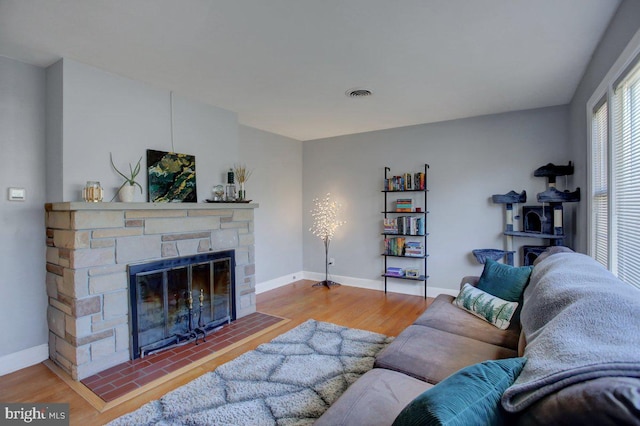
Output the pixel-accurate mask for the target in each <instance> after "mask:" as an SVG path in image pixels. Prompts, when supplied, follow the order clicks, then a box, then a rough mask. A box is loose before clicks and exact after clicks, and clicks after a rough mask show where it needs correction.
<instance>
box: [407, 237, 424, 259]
mask: <svg viewBox="0 0 640 426" xmlns="http://www.w3.org/2000/svg"><path fill="white" fill-rule="evenodd" d="M404 255H405V256H410V257H424V246H423V245H422V243H421V242H419V241H407V242H406V243H405V244H404Z"/></svg>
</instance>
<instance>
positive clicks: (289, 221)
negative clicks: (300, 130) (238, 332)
mask: <svg viewBox="0 0 640 426" xmlns="http://www.w3.org/2000/svg"><path fill="white" fill-rule="evenodd" d="M238 139H239V158H241V159H242V160H241V161H242V162H243V163H244V164H246V165H247V168H248V169H250V170H252V175H251V177H250V178H249V180H248V181H247V185H246V189H245V190H246V191H247V198H249V199H252V200H253V201H254V202H257V203H259V204H260V208H258V209H256V210H255V211H254V215H255V219H254V220H255V239H256V245H255V250H256V283H257V284H261V283H265V282H267V281H271V280H275V279H278V278H283V277H285V276H289V280H288V281H287V282H291V281H292V279H291V277H292V274H294V273H296V272H299V271H302V234H303V229H302V144H303V143H302V142H300V141H297V140H295V139H290V138H287V137H284V136H280V135H276V134H273V133H269V132H265V131H262V130H258V129H254V128H252V127H247V126H240V127H239V130H238ZM297 278H298V279H300V278H302V277H297Z"/></svg>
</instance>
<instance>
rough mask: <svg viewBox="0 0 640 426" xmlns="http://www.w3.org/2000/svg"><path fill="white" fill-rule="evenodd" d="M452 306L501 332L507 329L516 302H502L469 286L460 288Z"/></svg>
mask: <svg viewBox="0 0 640 426" xmlns="http://www.w3.org/2000/svg"><path fill="white" fill-rule="evenodd" d="M453 304H454V305H456V306H457V307H459V308H462V309H464V310H465V311H469V312H471V313H472V314H473V315H475V316H477V317H479V318H482V319H483V320H485V321H487V322H488V323H490V324H493V325H495V326H496V327H498V328H500V329H502V330H505V329H507V328H509V324H510V323H511V317H512V316H513V313H514V312H515V311H516V308H517V307H518V302H508V301H506V300H502V299H500V298H499V297H495V296H492V295H490V294H489V293H486V292H484V291H482V290H480V289H477V288H475V287H473V286H472V285H470V284H465V285H464V286H463V287H462V290H460V293H459V294H458V297H456V298H455V299H454V300H453Z"/></svg>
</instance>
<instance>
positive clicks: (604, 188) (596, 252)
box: [591, 98, 609, 268]
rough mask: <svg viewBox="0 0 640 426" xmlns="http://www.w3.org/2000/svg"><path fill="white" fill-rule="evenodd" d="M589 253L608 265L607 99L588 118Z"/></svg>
mask: <svg viewBox="0 0 640 426" xmlns="http://www.w3.org/2000/svg"><path fill="white" fill-rule="evenodd" d="M591 145H592V146H591V155H592V167H591V182H592V184H591V187H592V194H591V209H592V212H591V215H592V216H591V217H592V221H593V222H592V223H593V225H592V228H591V252H592V254H593V257H594V258H595V259H596V260H597V261H598V262H600V263H602V264H603V265H604V266H605V267H607V268H608V267H609V186H608V180H609V179H608V173H609V172H608V170H609V167H608V165H607V164H608V157H609V156H608V155H607V150H608V149H609V105H608V103H607V100H606V98H604V99H602V100H601V101H600V102H599V103H598V105H597V106H596V108H595V110H594V112H593V115H592V117H591Z"/></svg>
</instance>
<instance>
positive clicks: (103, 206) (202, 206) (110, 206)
mask: <svg viewBox="0 0 640 426" xmlns="http://www.w3.org/2000/svg"><path fill="white" fill-rule="evenodd" d="M255 208H258V204H257V203H85V202H83V201H66V202H61V203H48V204H46V205H45V209H46V210H47V211H80V210H228V209H255Z"/></svg>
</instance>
